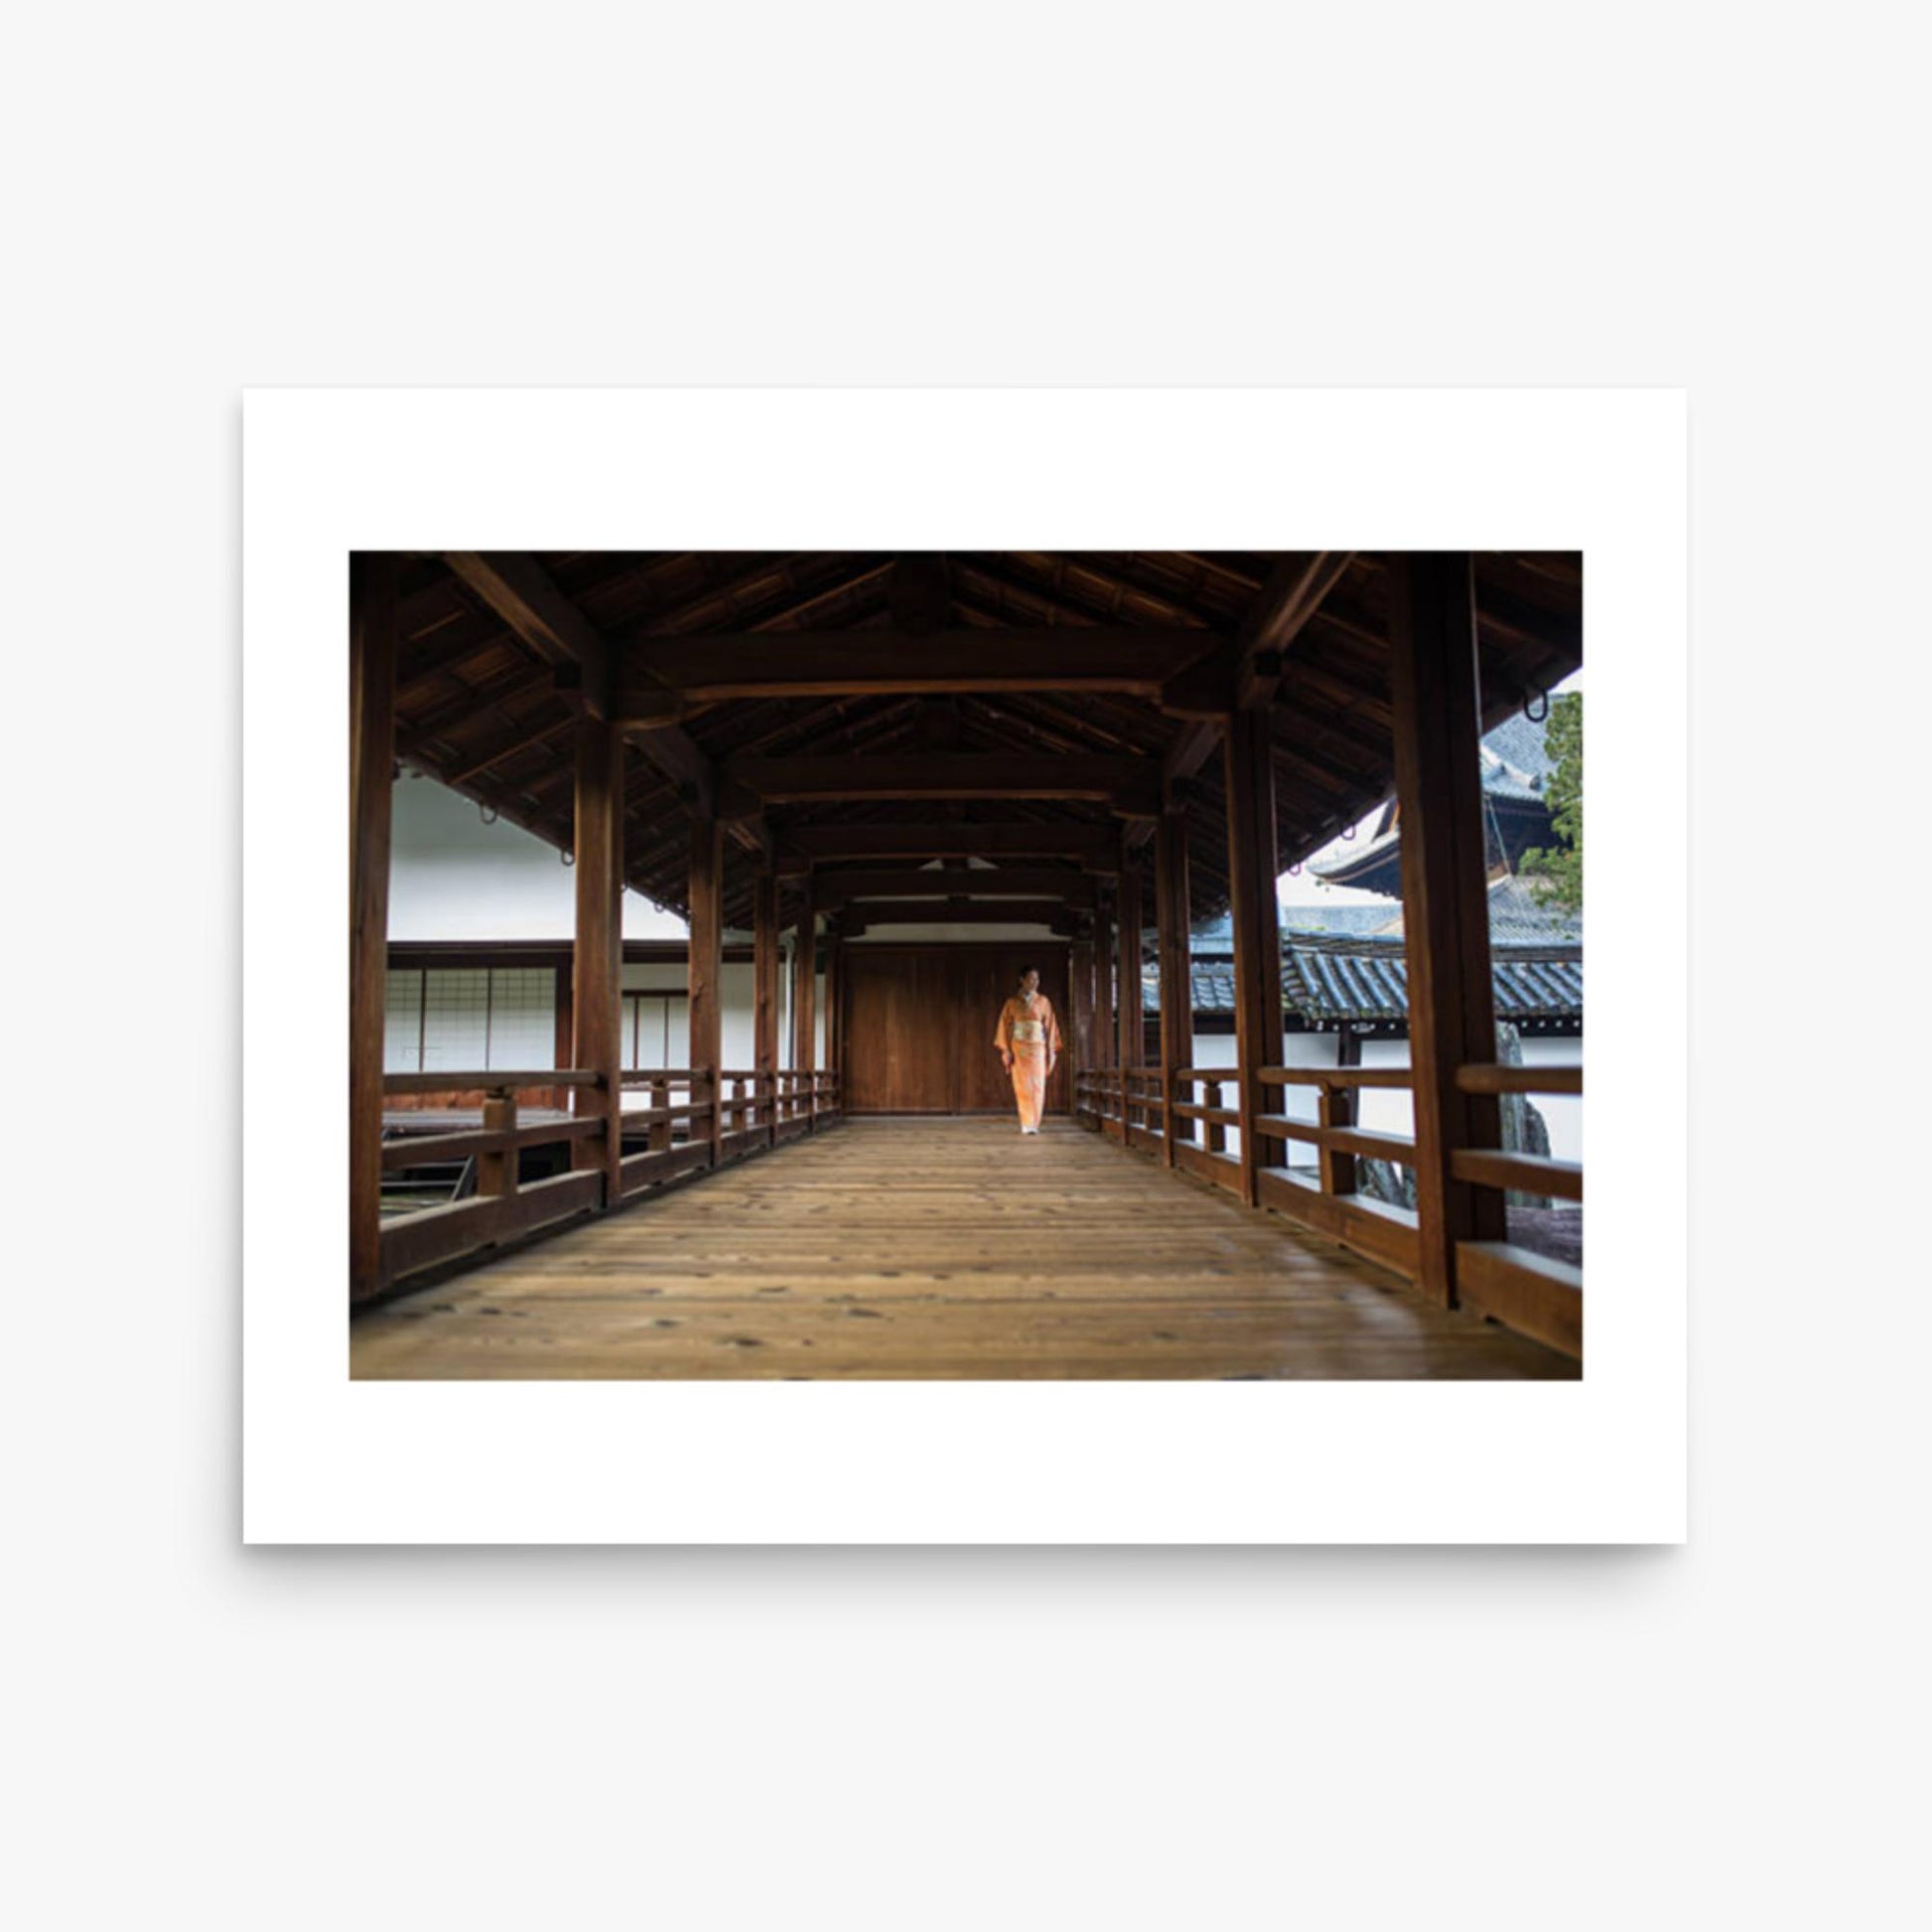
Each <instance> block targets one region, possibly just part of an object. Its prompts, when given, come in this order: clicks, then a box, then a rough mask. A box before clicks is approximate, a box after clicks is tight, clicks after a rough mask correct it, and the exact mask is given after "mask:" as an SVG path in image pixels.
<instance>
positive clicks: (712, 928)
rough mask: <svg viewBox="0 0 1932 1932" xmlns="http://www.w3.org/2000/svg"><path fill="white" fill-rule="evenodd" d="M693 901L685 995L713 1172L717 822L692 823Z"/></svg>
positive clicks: (720, 1112) (720, 1107)
mask: <svg viewBox="0 0 1932 1932" xmlns="http://www.w3.org/2000/svg"><path fill="white" fill-rule="evenodd" d="M689 897H690V900H691V943H690V946H689V947H688V948H687V951H686V958H687V961H688V964H687V965H686V968H685V990H686V992H687V994H688V995H689V1001H690V1016H691V1047H690V1052H691V1098H692V1100H693V1101H694V1102H696V1101H699V1100H702V1099H704V1098H706V1097H709V1099H710V1101H711V1133H710V1139H711V1165H712V1166H713V1167H714V1168H715V1167H716V1166H717V1165H718V1161H719V1157H720V1155H721V1154H722V1153H723V1151H724V1138H725V1082H724V1079H723V1077H722V1076H723V1069H724V1062H725V1006H724V985H723V981H724V971H725V846H724V832H723V830H722V828H721V827H720V826H719V824H718V821H717V820H716V819H715V818H696V819H694V820H692V823H691V886H690V895H689ZM707 1069H708V1071H707ZM700 1083H702V1085H703V1089H704V1090H703V1092H702V1093H701V1092H700V1091H699V1087H700ZM693 1138H695V1131H694V1135H693Z"/></svg>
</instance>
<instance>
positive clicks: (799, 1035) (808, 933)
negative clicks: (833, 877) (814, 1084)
mask: <svg viewBox="0 0 1932 1932" xmlns="http://www.w3.org/2000/svg"><path fill="white" fill-rule="evenodd" d="M791 975H792V977H791V1063H792V1065H793V1066H795V1067H798V1068H800V1069H802V1070H803V1071H805V1072H810V1071H811V1070H812V1069H813V1068H814V1067H816V1066H817V1065H818V908H817V905H816V904H815V902H814V898H813V894H812V882H811V880H810V879H809V878H807V879H806V881H805V905H804V909H803V911H801V912H800V913H799V915H798V945H797V949H796V950H795V951H794V952H793V954H792V956H791Z"/></svg>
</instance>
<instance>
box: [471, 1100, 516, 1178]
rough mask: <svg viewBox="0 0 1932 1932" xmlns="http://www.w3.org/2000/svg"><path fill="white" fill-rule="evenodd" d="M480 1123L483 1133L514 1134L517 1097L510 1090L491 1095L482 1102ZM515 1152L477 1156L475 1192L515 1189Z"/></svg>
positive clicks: (512, 1149)
mask: <svg viewBox="0 0 1932 1932" xmlns="http://www.w3.org/2000/svg"><path fill="white" fill-rule="evenodd" d="M483 1132H484V1133H485V1134H513V1133H515V1132H516V1096H515V1094H513V1093H503V1094H492V1095H491V1096H490V1097H489V1098H488V1099H486V1100H485V1101H484V1102H483ZM516 1167H517V1151H516V1149H515V1148H513V1147H509V1148H505V1149H503V1150H502V1152H501V1153H498V1154H482V1155H479V1156H478V1157H477V1192H478V1193H480V1194H494V1195H509V1194H513V1193H515V1192H516Z"/></svg>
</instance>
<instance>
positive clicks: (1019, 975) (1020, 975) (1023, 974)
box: [1014, 965, 1039, 979]
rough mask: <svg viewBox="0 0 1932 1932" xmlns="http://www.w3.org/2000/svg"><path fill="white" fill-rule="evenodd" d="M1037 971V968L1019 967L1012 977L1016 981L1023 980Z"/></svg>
mask: <svg viewBox="0 0 1932 1932" xmlns="http://www.w3.org/2000/svg"><path fill="white" fill-rule="evenodd" d="M1038 971H1039V968H1038V967H1037V966H1033V965H1027V966H1023V967H1021V969H1020V971H1019V972H1018V973H1017V974H1015V976H1014V977H1015V978H1016V979H1025V978H1026V977H1027V975H1028V974H1029V973H1036V972H1038Z"/></svg>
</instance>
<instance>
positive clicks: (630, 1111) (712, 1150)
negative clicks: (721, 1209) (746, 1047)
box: [379, 1067, 840, 1289]
mask: <svg viewBox="0 0 1932 1932" xmlns="http://www.w3.org/2000/svg"><path fill="white" fill-rule="evenodd" d="M619 1084H620V1085H621V1088H622V1089H623V1091H625V1092H627V1093H636V1092H643V1093H645V1094H647V1095H648V1098H647V1100H646V1101H645V1104H644V1105H643V1106H641V1107H626V1108H625V1109H624V1110H623V1111H622V1113H621V1116H620V1127H619V1133H620V1135H621V1139H622V1140H623V1141H624V1142H631V1141H635V1140H641V1141H642V1142H643V1143H644V1145H643V1146H642V1148H640V1149H639V1150H638V1151H637V1152H635V1153H633V1154H621V1155H620V1160H619V1170H620V1172H621V1175H622V1185H621V1193H620V1198H619V1200H618V1201H612V1200H607V1199H606V1186H605V1159H606V1157H607V1156H608V1152H609V1150H608V1146H607V1136H608V1133H609V1119H610V1116H609V1114H608V1113H607V1112H606V1111H605V1110H604V1109H603V1107H602V1106H599V1107H598V1109H597V1111H595V1112H592V1111H584V1112H580V1113H578V1114H574V1115H570V1116H565V1117H562V1118H558V1119H553V1120H543V1121H520V1120H519V1119H518V1117H517V1096H518V1095H519V1094H522V1093H529V1092H531V1091H538V1090H548V1091H559V1090H569V1091H572V1092H575V1093H578V1094H580V1095H587V1096H596V1095H601V1094H602V1091H603V1088H604V1081H603V1079H602V1077H601V1076H600V1075H598V1074H596V1073H594V1072H586V1071H583V1070H582V1069H573V1068H562V1069H559V1068H548V1067H547V1068H545V1069H543V1070H542V1071H541V1072H527V1073H525V1072H515V1073H503V1072H497V1071H493V1070H492V1071H487V1072H481V1073H478V1072H462V1073H390V1074H385V1075H384V1076H383V1082H382V1087H383V1092H384V1093H385V1094H391V1093H393V1094H448V1095H451V1096H456V1095H463V1096H465V1097H466V1098H474V1096H476V1095H478V1094H482V1095H483V1120H482V1124H481V1125H480V1126H477V1127H463V1128H453V1129H451V1130H449V1131H448V1132H445V1133H432V1134H408V1135H398V1136H397V1137H395V1138H394V1139H388V1138H385V1139H384V1141H383V1144H382V1166H383V1170H384V1172H385V1173H398V1172H402V1171H404V1170H407V1169H410V1168H419V1167H425V1166H429V1165H433V1164H441V1163H445V1162H465V1161H471V1160H474V1161H475V1162H476V1163H477V1189H476V1192H475V1193H474V1194H473V1195H471V1196H470V1197H469V1198H468V1199H465V1200H460V1201H453V1202H450V1203H447V1204H444V1205H439V1206H433V1207H424V1208H420V1209H418V1210H416V1211H415V1212H405V1213H401V1214H396V1215H393V1216H390V1217H386V1218H385V1219H384V1221H383V1223H382V1227H381V1231H380V1245H381V1277H380V1284H379V1286H380V1287H382V1288H385V1289H386V1288H388V1287H390V1286H392V1285H393V1284H395V1283H396V1282H399V1281H401V1280H402V1279H403V1278H404V1277H405V1276H409V1275H413V1274H417V1273H420V1272H421V1271H422V1270H424V1269H426V1268H432V1267H436V1266H438V1265H440V1264H441V1263H444V1262H447V1261H453V1260H456V1259H458V1258H460V1257H461V1256H463V1255H466V1254H470V1253H473V1252H475V1251H476V1250H478V1249H480V1248H487V1247H492V1246H496V1245H498V1244H500V1243H502V1242H505V1241H510V1240H514V1239H516V1238H517V1237H519V1236H522V1235H525V1234H530V1233H534V1232H535V1231H536V1230H538V1229H540V1228H544V1227H548V1226H551V1225H553V1224H555V1223H559V1222H563V1221H566V1220H570V1219H572V1218H574V1217H576V1216H578V1215H580V1214H588V1213H596V1212H598V1211H600V1210H604V1209H608V1208H610V1207H614V1206H617V1205H619V1204H621V1201H624V1200H629V1199H630V1198H631V1197H632V1196H634V1195H637V1194H641V1193H644V1192H646V1191H647V1190H649V1189H651V1188H654V1187H661V1186H663V1185H665V1184H667V1183H669V1182H671V1181H674V1180H678V1179H680V1178H682V1177H683V1176H685V1175H686V1174H691V1173H702V1172H704V1171H706V1170H708V1169H711V1168H715V1167H719V1166H722V1165H725V1164H727V1163H729V1162H732V1161H737V1160H742V1159H744V1158H745V1157H746V1156H747V1155H751V1154H756V1153H759V1152H760V1151H761V1150H763V1149H765V1148H768V1147H771V1146H774V1145H776V1143H777V1142H778V1141H780V1140H783V1139H786V1138H788V1137H789V1136H790V1135H792V1134H795V1133H801V1132H809V1131H811V1130H814V1129H816V1128H818V1127H820V1126H823V1125H827V1124H829V1123H831V1122H833V1121H835V1120H837V1119H838V1118H839V1117H840V1100H839V1080H838V1075H837V1074H835V1073H831V1072H827V1071H824V1070H819V1071H816V1072H796V1071H792V1070H790V1069H786V1070H784V1071H781V1072H775V1073H769V1072H759V1071H756V1070H732V1069H726V1070H725V1071H723V1072H722V1073H720V1074H718V1075H717V1076H716V1077H715V1078H714V1076H713V1074H712V1071H711V1069H710V1068H708V1067H697V1068H693V1067H649V1068H637V1069H635V1070H632V1071H629V1072H625V1073H622V1074H621V1075H620V1076H619ZM580 1105H581V1102H580ZM558 1143H564V1144H568V1145H569V1146H570V1147H571V1150H572V1159H573V1161H574V1162H575V1163H576V1165H575V1166H573V1168H572V1169H571V1171H570V1172H569V1173H560V1174H553V1175H550V1176H548V1177H547V1178H544V1179H540V1180H530V1181H523V1180H520V1179H519V1176H518V1173H517V1167H518V1156H519V1155H520V1153H521V1151H522V1150H523V1149H524V1148H528V1147H544V1146H549V1145H553V1144H558ZM586 1147H588V1148H594V1149H595V1150H596V1153H597V1160H596V1163H595V1165H586V1164H585V1158H584V1152H583V1150H584V1149H585V1148H586Z"/></svg>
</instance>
